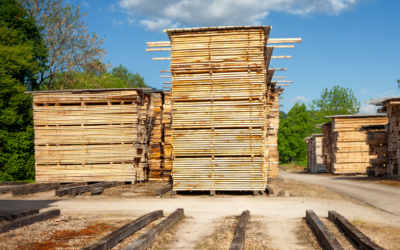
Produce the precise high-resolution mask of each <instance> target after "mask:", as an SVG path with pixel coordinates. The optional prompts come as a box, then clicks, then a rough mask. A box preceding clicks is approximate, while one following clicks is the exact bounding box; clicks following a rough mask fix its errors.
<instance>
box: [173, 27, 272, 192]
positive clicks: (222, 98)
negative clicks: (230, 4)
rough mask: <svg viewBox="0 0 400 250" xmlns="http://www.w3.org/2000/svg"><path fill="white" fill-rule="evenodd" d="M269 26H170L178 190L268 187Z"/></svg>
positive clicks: (258, 188)
mask: <svg viewBox="0 0 400 250" xmlns="http://www.w3.org/2000/svg"><path fill="white" fill-rule="evenodd" d="M265 30H267V31H268V32H269V27H268V28H266V29H260V28H242V29H231V30H212V29H209V30H205V31H198V32H190V31H189V32H186V31H182V32H172V31H171V32H169V35H170V39H171V43H172V51H171V66H170V69H171V73H172V99H173V103H172V106H173V107H172V110H173V121H172V132H173V152H172V157H173V180H174V186H173V188H174V190H253V191H256V190H264V189H265V187H266V184H267V178H268V173H269V165H268V148H267V131H266V129H267V128H268V127H269V124H268V122H269V119H268V118H267V117H268V115H269V112H270V107H271V105H272V102H271V101H270V100H267V99H266V96H265V93H266V91H267V89H266V58H265V57H264V56H265V55H264V51H265V48H266V40H267V37H268V33H266V31H265Z"/></svg>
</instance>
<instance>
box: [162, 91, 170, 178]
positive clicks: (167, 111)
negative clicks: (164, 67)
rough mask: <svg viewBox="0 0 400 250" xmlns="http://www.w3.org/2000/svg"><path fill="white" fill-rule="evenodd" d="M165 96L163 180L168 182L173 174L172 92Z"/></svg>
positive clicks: (163, 115)
mask: <svg viewBox="0 0 400 250" xmlns="http://www.w3.org/2000/svg"><path fill="white" fill-rule="evenodd" d="M163 95H164V102H163V113H162V125H163V157H164V158H163V167H164V174H163V180H165V181H168V180H169V179H170V177H171V172H172V127H171V124H172V117H171V115H172V97H171V92H164V93H163Z"/></svg>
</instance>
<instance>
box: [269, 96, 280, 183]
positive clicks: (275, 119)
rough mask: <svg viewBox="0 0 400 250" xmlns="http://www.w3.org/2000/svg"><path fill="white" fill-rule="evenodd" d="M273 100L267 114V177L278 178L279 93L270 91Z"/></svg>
mask: <svg viewBox="0 0 400 250" xmlns="http://www.w3.org/2000/svg"><path fill="white" fill-rule="evenodd" d="M271 100H272V101H273V104H272V107H271V112H270V116H269V120H270V121H269V128H268V130H267V131H268V152H269V162H268V167H269V169H270V171H269V178H271V179H274V178H278V165H279V153H278V128H279V95H278V93H276V92H274V93H272V98H271Z"/></svg>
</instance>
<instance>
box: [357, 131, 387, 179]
mask: <svg viewBox="0 0 400 250" xmlns="http://www.w3.org/2000/svg"><path fill="white" fill-rule="evenodd" d="M360 131H364V132H365V133H366V134H367V144H368V145H369V154H370V155H375V156H376V158H375V159H370V165H371V166H370V167H369V168H368V169H367V175H368V176H373V175H376V176H381V175H387V174H388V163H389V156H388V150H387V149H388V141H389V138H388V132H386V128H385V125H369V126H362V128H361V129H360Z"/></svg>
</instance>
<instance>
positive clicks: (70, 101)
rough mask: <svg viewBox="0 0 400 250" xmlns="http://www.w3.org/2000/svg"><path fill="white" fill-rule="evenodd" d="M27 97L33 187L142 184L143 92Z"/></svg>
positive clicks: (42, 93) (145, 97) (35, 94)
mask: <svg viewBox="0 0 400 250" xmlns="http://www.w3.org/2000/svg"><path fill="white" fill-rule="evenodd" d="M30 93H32V94H33V111H34V112H33V114H34V130H35V171H36V181H37V182H80V181H86V182H89V181H132V182H135V181H136V180H144V179H146V168H147V159H146V156H147V155H146V152H147V137H148V136H147V135H146V132H147V129H146V126H147V121H146V119H147V113H148V110H147V108H148V105H147V103H148V101H149V100H150V99H149V96H148V95H144V93H143V89H107V90H73V91H69V90H61V91H34V92H30Z"/></svg>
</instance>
